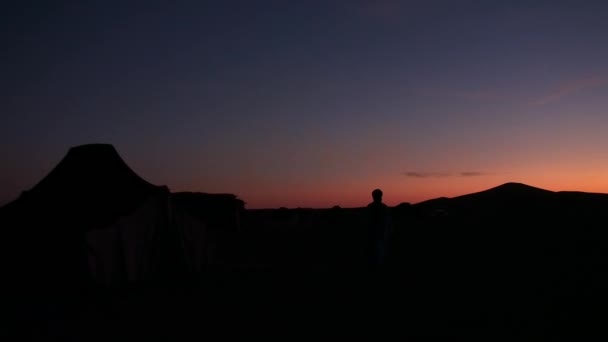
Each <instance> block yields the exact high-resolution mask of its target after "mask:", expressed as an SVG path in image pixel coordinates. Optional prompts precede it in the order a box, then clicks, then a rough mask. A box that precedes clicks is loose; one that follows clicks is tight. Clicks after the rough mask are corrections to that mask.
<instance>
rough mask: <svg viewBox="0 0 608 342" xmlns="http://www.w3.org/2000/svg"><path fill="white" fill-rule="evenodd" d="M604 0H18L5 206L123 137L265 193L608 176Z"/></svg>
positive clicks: (3, 125)
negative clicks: (73, 152)
mask: <svg viewBox="0 0 608 342" xmlns="http://www.w3.org/2000/svg"><path fill="white" fill-rule="evenodd" d="M607 10H608V3H606V2H603V1H570V2H560V1H509V2H498V1H390V0H378V1H365V0H360V1H357V0H352V1H339V0H326V1H56V2H46V1H36V2H34V1H32V2H27V1H22V2H17V3H15V4H13V5H12V6H8V7H7V5H4V8H2V11H1V13H2V14H1V16H2V17H1V20H0V34H1V42H2V50H1V51H2V53H1V55H0V58H1V59H2V63H1V65H0V73H1V75H2V77H1V79H0V91H1V92H2V101H1V106H2V107H0V110H1V112H2V116H1V118H0V143H1V144H0V156H2V160H3V164H5V165H6V166H5V167H3V169H2V170H0V189H2V190H1V191H0V203H5V202H7V201H9V200H11V199H13V198H14V197H16V196H17V195H18V194H19V192H20V191H22V190H25V189H27V188H30V187H31V186H33V185H34V184H35V183H36V182H37V181H38V180H39V179H41V178H42V177H43V176H44V175H45V174H46V173H48V172H49V171H50V169H51V168H52V167H53V166H54V165H55V164H56V163H57V162H58V161H59V160H60V158H61V157H62V156H63V155H64V154H65V152H66V151H67V149H68V148H69V147H71V146H74V145H79V144H85V143H91V142H107V143H112V144H114V145H115V147H116V148H117V149H118V151H119V152H120V153H121V155H122V156H123V157H124V159H125V160H126V161H127V163H129V164H130V165H131V166H132V167H133V169H134V170H135V171H136V172H138V173H139V174H140V175H142V176H143V177H144V178H146V179H148V180H149V181H151V182H153V183H156V184H166V185H168V186H169V187H170V188H171V189H173V190H175V191H179V190H193V191H208V192H233V193H236V194H238V195H240V196H241V197H243V198H244V199H245V200H246V201H247V202H248V203H249V206H250V207H260V206H330V205H333V204H341V205H347V206H348V205H360V204H365V203H366V202H367V201H368V197H369V195H368V193H369V190H370V189H372V188H374V187H378V186H380V187H383V188H385V189H388V191H386V190H385V192H386V193H387V200H388V201H389V202H394V203H396V202H399V201H414V202H415V201H418V200H423V199H426V198H431V197H435V196H444V195H455V194H460V193H465V192H471V191H475V190H480V189H482V188H484V187H489V186H493V185H497V184H498V183H500V182H502V181H522V182H526V183H530V184H532V185H537V186H543V187H546V188H550V189H554V190H562V189H563V188H569V189H580V190H588V191H605V192H608V176H606V175H607V174H608V173H607V172H608V162H605V161H603V159H605V158H603V157H602V154H603V150H604V148H603V146H608V138H605V133H604V131H605V128H606V127H608V112H607V110H608V105H607V103H606V101H607V100H606V98H607V97H606V95H607V90H608V87H607V85H608V83H607V81H608V62H606V61H608V44H606V37H607V36H608V11H607ZM463 173H464V174H467V175H475V176H462V174H463ZM408 175H410V176H408ZM412 175H418V176H423V177H417V176H412ZM439 175H441V176H439Z"/></svg>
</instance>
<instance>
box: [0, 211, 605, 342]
mask: <svg viewBox="0 0 608 342" xmlns="http://www.w3.org/2000/svg"><path fill="white" fill-rule="evenodd" d="M603 212H604V211H601V213H603ZM273 220H274V221H269V219H267V218H264V219H262V220H261V221H259V222H260V223H259V224H258V225H257V226H256V224H255V222H256V221H255V220H254V219H250V221H249V222H250V225H249V226H248V228H247V230H243V231H241V232H238V233H230V234H223V233H219V234H218V235H217V236H215V237H214V241H215V242H216V246H215V252H214V253H215V256H214V259H213V260H212V265H211V266H210V267H209V268H208V269H207V270H206V271H205V272H204V273H202V274H199V275H197V276H190V277H189V278H188V279H184V278H180V279H178V278H177V277H166V278H165V280H164V281H163V282H150V283H146V284H133V285H132V286H129V287H123V288H120V289H114V290H109V289H102V288H99V287H95V286H88V287H84V288H83V287H77V286H74V287H72V288H71V287H70V284H67V286H66V287H65V288H59V289H48V288H47V286H45V284H46V281H48V279H46V280H45V279H41V280H40V283H36V284H27V286H23V287H18V288H13V289H11V290H8V289H4V290H3V295H2V310H3V312H2V313H3V316H4V317H5V318H4V319H3V321H2V322H3V325H4V327H3V328H2V329H1V330H0V333H2V334H4V335H7V336H6V338H3V339H2V340H3V341H14V340H43V341H110V340H111V341H114V340H129V341H133V340H146V341H191V340H205V339H207V338H210V339H211V338H213V339H218V337H219V338H221V339H229V338H230V339H232V338H239V339H242V340H245V339H246V340H251V339H252V338H253V337H254V336H256V337H257V336H288V337H300V336H305V337H308V338H315V339H316V338H324V337H340V336H341V337H363V338H365V339H374V340H377V339H381V338H384V337H389V336H390V337H393V338H394V337H399V338H411V339H419V338H430V337H443V338H449V340H455V339H456V340H465V339H466V340H470V339H484V340H500V339H505V340H535V341H538V340H571V339H577V340H580V339H582V338H583V337H588V336H597V335H601V336H604V335H607V334H606V332H607V331H608V330H607V329H606V328H605V327H606V326H608V325H607V324H606V323H608V296H607V295H606V293H608V234H606V224H605V223H606V222H607V221H606V220H605V216H597V215H593V216H588V217H586V218H585V217H583V216H581V215H578V214H577V215H570V214H568V215H562V216H555V217H551V216H547V215H542V216H537V217H536V218H534V217H532V218H530V216H526V215H519V216H514V215H510V216H505V217H497V216H495V215H494V216H488V217H481V216H475V217H470V216H462V217H426V216H424V217H416V216H412V215H409V216H404V217H403V218H402V219H401V220H399V218H398V217H397V219H396V220H395V222H396V225H395V226H396V229H395V232H394V234H393V236H392V240H391V241H392V243H391V249H390V251H391V253H390V257H389V263H388V265H387V267H386V269H384V270H383V271H382V272H378V273H369V272H366V271H365V268H363V267H361V265H362V260H363V259H362V258H361V253H360V248H359V247H360V246H361V245H362V244H363V242H362V241H361V238H360V235H357V234H356V233H354V231H353V227H356V226H357V222H358V221H360V220H359V219H358V218H357V217H356V215H350V214H348V215H345V216H344V217H343V218H340V216H339V214H338V216H335V217H333V216H331V215H330V216H329V217H327V218H324V219H323V220H320V221H319V220H318V221H317V223H315V224H311V225H308V226H302V227H301V228H298V227H289V226H288V225H287V224H286V223H285V222H287V221H285V222H283V221H281V220H282V219H280V218H279V219H273ZM267 222H271V223H276V226H277V227H276V228H272V229H270V228H268V227H269V226H270V225H265V223H267ZM318 222H322V223H323V224H322V225H319V224H318ZM313 223H314V222H313ZM265 227H266V228H265ZM358 236H359V237H358Z"/></svg>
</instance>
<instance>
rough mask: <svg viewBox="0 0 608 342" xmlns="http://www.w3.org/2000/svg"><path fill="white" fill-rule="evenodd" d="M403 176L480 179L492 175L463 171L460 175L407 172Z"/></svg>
mask: <svg viewBox="0 0 608 342" xmlns="http://www.w3.org/2000/svg"><path fill="white" fill-rule="evenodd" d="M403 174H404V175H405V176H407V177H411V178H442V177H480V176H488V175H490V174H489V173H486V172H479V171H463V172H458V173H449V172H419V171H407V172H403Z"/></svg>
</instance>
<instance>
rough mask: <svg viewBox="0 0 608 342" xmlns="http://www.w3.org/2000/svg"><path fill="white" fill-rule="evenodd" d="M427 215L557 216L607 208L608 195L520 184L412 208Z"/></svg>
mask: <svg viewBox="0 0 608 342" xmlns="http://www.w3.org/2000/svg"><path fill="white" fill-rule="evenodd" d="M414 206H415V207H416V208H418V209H419V210H424V211H426V212H433V211H438V210H441V211H446V212H447V213H448V214H449V215H457V216H482V217H483V216H494V215H500V216H504V215H508V214H512V215H515V216H521V215H530V214H534V215H539V214H544V215H547V214H549V215H551V216H555V215H559V214H564V213H565V212H572V211H573V210H575V209H585V210H586V211H590V210H595V209H597V210H599V209H600V208H608V194H598V193H586V192H568V191H561V192H554V191H550V190H545V189H541V188H537V187H534V186H530V185H526V184H522V183H513V182H510V183H505V184H502V185H500V186H497V187H494V188H491V189H488V190H484V191H480V192H476V193H471V194H467V195H462V196H458V197H453V198H446V197H441V198H436V199H432V200H428V201H424V202H420V203H417V204H415V205H414Z"/></svg>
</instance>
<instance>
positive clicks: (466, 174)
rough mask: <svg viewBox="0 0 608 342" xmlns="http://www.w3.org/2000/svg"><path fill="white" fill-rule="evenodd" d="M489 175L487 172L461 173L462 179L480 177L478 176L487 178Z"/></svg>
mask: <svg viewBox="0 0 608 342" xmlns="http://www.w3.org/2000/svg"><path fill="white" fill-rule="evenodd" d="M486 175H488V174H487V173H485V172H477V171H466V172H461V173H460V176H462V177H478V176H486Z"/></svg>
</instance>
